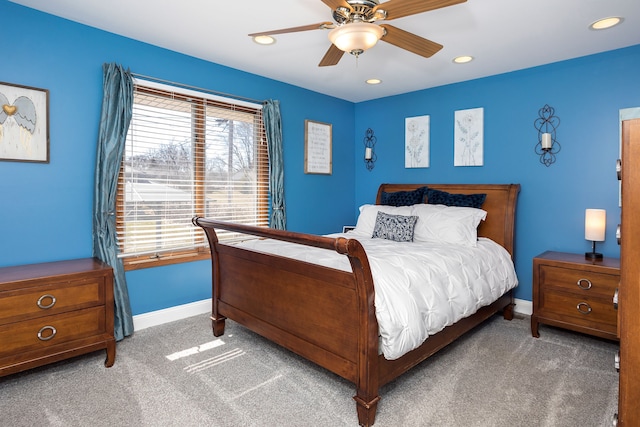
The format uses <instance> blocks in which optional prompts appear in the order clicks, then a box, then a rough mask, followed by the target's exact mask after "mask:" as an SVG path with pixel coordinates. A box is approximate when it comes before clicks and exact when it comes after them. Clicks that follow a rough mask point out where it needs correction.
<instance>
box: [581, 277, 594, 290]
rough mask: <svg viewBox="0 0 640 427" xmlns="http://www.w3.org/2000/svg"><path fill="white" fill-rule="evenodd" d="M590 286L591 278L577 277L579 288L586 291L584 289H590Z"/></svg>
mask: <svg viewBox="0 0 640 427" xmlns="http://www.w3.org/2000/svg"><path fill="white" fill-rule="evenodd" d="M591 286H593V285H592V284H591V280H589V279H578V287H579V288H580V289H584V290H585V291H586V290H589V289H591Z"/></svg>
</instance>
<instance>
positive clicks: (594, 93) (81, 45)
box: [0, 0, 640, 314]
mask: <svg viewBox="0 0 640 427" xmlns="http://www.w3.org/2000/svg"><path fill="white" fill-rule="evenodd" d="M0 16H2V17H3V18H4V19H3V26H2V29H3V33H4V34H20V35H21V36H20V37H17V38H16V37H12V38H11V43H10V44H8V45H7V46H8V47H7V53H6V55H5V59H3V60H2V61H0V81H3V82H8V83H15V84H21V85H26V86H33V87H38V88H44V89H48V90H49V91H50V117H49V119H50V135H51V162H50V163H49V164H29V163H17V162H0V266H6V265H17V264H26V263H36V262H45V261H55V260H62V259H69V258H76V257H87V256H91V247H92V243H91V231H92V230H91V224H92V201H93V172H94V168H95V144H96V140H97V134H98V121H99V116H100V105H101V98H102V64H103V63H105V62H117V63H120V64H122V65H124V66H126V67H130V68H131V70H132V71H133V72H134V73H138V74H142V75H149V76H154V77H157V78H160V79H164V80H169V81H176V82H180V83H184V84H187V85H191V86H196V87H202V88H207V89H211V90H215V91H220V92H223V93H232V94H235V95H239V96H242V97H247V98H253V99H268V98H273V99H278V100H280V102H281V109H282V118H283V132H284V151H285V153H284V158H285V192H286V196H285V197H286V204H287V218H288V228H289V229H290V230H295V231H303V232H310V233H328V232H333V231H336V230H339V229H341V227H342V225H343V224H353V223H354V222H355V220H356V212H357V206H359V205H361V204H363V203H368V202H372V201H373V200H374V197H375V193H376V190H377V187H378V185H379V184H380V183H381V182H420V183H430V182H431V183H441V182H476V183H507V182H514V183H520V184H521V185H522V191H521V193H520V198H519V202H518V222H517V235H516V268H517V270H518V275H519V278H520V282H521V285H520V287H519V288H518V290H517V293H516V296H517V297H518V298H522V299H525V300H531V258H532V257H533V256H535V255H536V254H538V253H540V252H542V251H544V250H547V249H551V250H560V251H568V252H576V253H580V252H584V251H587V250H589V249H590V245H589V242H586V241H585V240H584V209H585V208H604V209H607V215H608V225H607V240H606V241H605V242H604V243H603V244H600V245H599V246H598V248H599V249H600V250H601V251H602V252H604V253H605V255H607V256H618V255H619V248H618V246H617V245H616V243H615V237H614V232H615V226H616V225H617V223H618V218H619V214H620V211H619V208H618V204H617V203H618V199H617V197H618V196H617V195H618V183H617V180H616V176H615V171H614V165H615V159H616V158H617V157H618V139H619V138H618V110H619V109H620V108H627V107H635V106H640V90H639V89H640V86H639V84H638V82H637V79H634V76H633V72H632V70H633V69H636V70H637V69H638V68H639V66H640V46H635V47H631V48H627V49H622V50H618V51H613V52H607V53H604V54H600V55H594V56H590V57H585V58H580V59H576V60H571V61H564V62H560V63H557V64H551V65H548V66H542V67H536V68H532V69H528V70H524V71H519V72H513V73H508V74H503V75H499V76H493V77H488V78H484V79H479V80H474V81H469V82H464V83H459V84H454V85H448V86H443V87H438V88H434V89H429V90H424V91H419V92H413V93H409V94H405V95H399V96H394V97H389V98H384V99H378V100H374V101H369V102H363V103H359V104H353V103H350V102H346V101H342V100H339V99H336V98H332V97H328V96H325V95H321V94H318V93H315V92H311V91H308V90H304V89H301V88H298V87H295V86H291V85H287V84H284V83H281V82H277V81H274V80H269V79H265V78H262V77H259V76H256V75H252V74H249V73H245V72H241V71H238V70H234V69H230V68H227V67H223V66H220V65H217V64H214V63H210V62H206V61H202V60H199V59H196V58H193V57H189V56H185V55H181V54H178V53H175V52H171V51H168V50H164V49H160V48H157V47H154V46H151V45H148V44H144V43H140V42H137V41H134V40H131V39H127V38H124V37H120V36H116V35H114V34H110V33H106V32H103V31H100V30H96V29H92V28H89V27H86V26H83V25H80V24H76V23H73V22H70V21H66V20H63V19H60V18H57V17H54V16H51V15H47V14H43V13H40V12H37V11H34V10H31V9H28V8H25V7H22V6H18V5H15V4H13V3H10V2H8V1H6V0H0ZM25 29H28V31H25ZM468 66H473V63H471V64H468ZM545 104H549V105H551V106H552V107H554V108H555V109H556V114H557V115H558V116H559V117H560V119H561V124H560V127H559V128H558V134H557V136H558V140H559V142H560V143H561V144H562V151H561V152H560V153H559V154H558V160H557V162H556V163H555V164H554V165H552V166H551V167H549V168H547V167H545V166H543V165H541V164H540V163H539V161H538V157H537V156H536V155H535V154H534V152H533V148H534V145H535V143H536V137H537V132H536V130H535V129H534V127H533V121H534V120H535V119H536V117H537V114H538V109H539V108H541V107H542V106H543V105H545ZM476 107H483V108H484V166H482V167H453V115H454V112H455V111H456V110H461V109H467V108H476ZM418 115H430V116H431V134H430V137H431V167H430V168H425V169H405V168H404V157H403V156H404V119H405V117H411V116H418ZM305 119H312V120H317V121H321V122H326V123H331V124H332V125H333V174H332V175H331V176H325V175H305V174H304V170H303V158H304V120H305ZM369 127H371V128H372V129H373V130H374V131H375V135H376V136H377V138H378V143H377V145H376V151H377V155H378V159H379V160H378V162H377V163H376V165H375V168H374V169H373V171H371V172H369V171H367V170H366V168H365V167H364V164H363V162H362V154H363V150H364V149H363V145H362V139H363V137H364V132H365V130H366V129H367V128H369ZM127 281H128V284H129V291H130V296H131V302H132V309H133V312H134V314H140V313H146V312H150V311H154V310H159V309H162V308H167V307H171V306H174V305H179V304H184V303H188V302H193V301H197V300H201V299H205V298H209V297H210V296H211V292H210V266H209V262H207V261H202V262H195V263H188V264H182V265H174V266H165V267H157V268H150V269H144V270H137V271H131V272H128V273H127Z"/></svg>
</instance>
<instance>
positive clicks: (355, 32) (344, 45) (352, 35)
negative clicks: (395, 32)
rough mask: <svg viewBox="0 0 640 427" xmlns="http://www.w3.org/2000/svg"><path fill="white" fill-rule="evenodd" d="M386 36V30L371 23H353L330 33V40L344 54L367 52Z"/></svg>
mask: <svg viewBox="0 0 640 427" xmlns="http://www.w3.org/2000/svg"><path fill="white" fill-rule="evenodd" d="M383 35H384V28H382V27H380V26H378V25H376V24H372V23H369V22H352V23H350V24H344V25H341V26H339V27H337V28H334V29H333V30H331V31H330V32H329V40H331V43H333V44H334V45H336V47H337V48H338V49H340V50H342V51H344V52H351V51H354V50H355V51H365V50H367V49H370V48H372V47H373V46H375V45H376V43H378V40H380V38H381V37H382V36H383Z"/></svg>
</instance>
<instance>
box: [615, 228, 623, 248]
mask: <svg viewBox="0 0 640 427" xmlns="http://www.w3.org/2000/svg"><path fill="white" fill-rule="evenodd" d="M620 240H622V231H620V224H618V226H617V227H616V241H617V242H618V244H620Z"/></svg>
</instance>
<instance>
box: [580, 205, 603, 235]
mask: <svg viewBox="0 0 640 427" xmlns="http://www.w3.org/2000/svg"><path fill="white" fill-rule="evenodd" d="M606 227H607V211H606V210H604V209H587V210H586V211H585V215H584V238H585V239H586V240H592V241H594V242H602V241H604V234H605V233H604V232H605V229H606Z"/></svg>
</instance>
